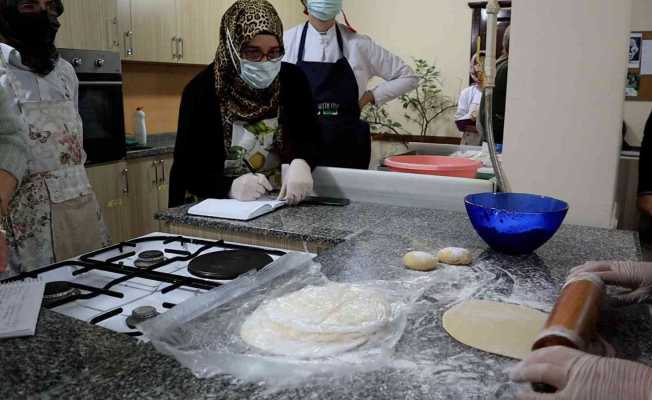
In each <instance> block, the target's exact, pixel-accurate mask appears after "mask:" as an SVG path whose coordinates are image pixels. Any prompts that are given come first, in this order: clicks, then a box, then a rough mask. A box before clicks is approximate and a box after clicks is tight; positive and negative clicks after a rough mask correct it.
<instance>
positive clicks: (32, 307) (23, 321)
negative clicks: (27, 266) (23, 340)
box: [0, 280, 45, 339]
mask: <svg viewBox="0 0 652 400" xmlns="http://www.w3.org/2000/svg"><path fill="white" fill-rule="evenodd" d="M44 291H45V283H44V282H41V281H36V280H31V281H24V282H15V283H7V284H0V339H4V338H11V337H19V336H32V335H34V332H35V331H36V322H37V321H38V315H39V312H40V310H41V302H42V301H43V292H44Z"/></svg>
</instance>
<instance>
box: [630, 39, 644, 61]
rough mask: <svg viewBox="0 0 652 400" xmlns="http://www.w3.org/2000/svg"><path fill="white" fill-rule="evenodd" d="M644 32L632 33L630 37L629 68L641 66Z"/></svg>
mask: <svg viewBox="0 0 652 400" xmlns="http://www.w3.org/2000/svg"><path fill="white" fill-rule="evenodd" d="M642 44H643V34H642V33H632V34H631V35H630V37H629V68H636V69H638V68H640V67H641V46H642Z"/></svg>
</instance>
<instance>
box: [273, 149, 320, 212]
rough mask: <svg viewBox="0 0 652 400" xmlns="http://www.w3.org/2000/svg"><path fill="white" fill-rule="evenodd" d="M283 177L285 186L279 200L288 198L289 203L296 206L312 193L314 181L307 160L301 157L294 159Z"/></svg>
mask: <svg viewBox="0 0 652 400" xmlns="http://www.w3.org/2000/svg"><path fill="white" fill-rule="evenodd" d="M283 178H284V179H283V187H281V193H280V194H279V195H278V200H287V202H288V204H289V205H291V206H294V205H297V204H299V203H301V202H302V201H303V200H304V199H305V198H306V197H307V196H309V195H310V194H312V191H313V189H314V181H313V180H312V171H311V170H310V166H309V165H308V163H307V162H305V161H303V160H299V159H297V160H294V161H292V164H290V168H288V171H287V174H286V176H284V177H283Z"/></svg>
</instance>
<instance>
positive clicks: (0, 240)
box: [0, 231, 9, 272]
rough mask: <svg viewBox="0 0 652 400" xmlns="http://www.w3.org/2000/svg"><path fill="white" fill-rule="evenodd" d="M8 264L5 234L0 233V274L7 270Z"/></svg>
mask: <svg viewBox="0 0 652 400" xmlns="http://www.w3.org/2000/svg"><path fill="white" fill-rule="evenodd" d="M8 263H9V249H8V248H7V239H6V238H5V234H4V233H2V231H0V272H5V271H6V270H7V264H8Z"/></svg>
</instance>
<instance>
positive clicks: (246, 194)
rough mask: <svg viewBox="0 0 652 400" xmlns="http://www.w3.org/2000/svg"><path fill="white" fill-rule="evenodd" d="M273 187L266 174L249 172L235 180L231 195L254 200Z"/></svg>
mask: <svg viewBox="0 0 652 400" xmlns="http://www.w3.org/2000/svg"><path fill="white" fill-rule="evenodd" d="M272 189H273V188H272V185H271V184H270V183H269V181H268V180H267V177H265V175H261V174H255V175H254V174H247V175H242V176H241V177H239V178H238V179H236V180H234V181H233V184H232V185H231V192H230V193H229V197H230V198H232V199H236V200H240V201H254V200H258V199H259V198H261V197H262V196H263V195H264V194H265V193H267V192H268V191H271V190H272Z"/></svg>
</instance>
